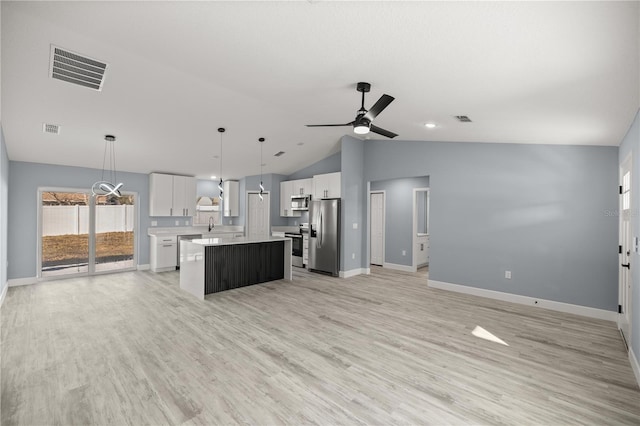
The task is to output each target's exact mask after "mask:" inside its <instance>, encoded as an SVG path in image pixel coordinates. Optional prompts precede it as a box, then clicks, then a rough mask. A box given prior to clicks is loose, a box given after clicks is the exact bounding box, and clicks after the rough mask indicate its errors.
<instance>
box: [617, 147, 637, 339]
mask: <svg viewBox="0 0 640 426" xmlns="http://www.w3.org/2000/svg"><path fill="white" fill-rule="evenodd" d="M627 166H628V169H629V172H630V179H629V197H630V199H629V215H630V217H629V228H628V230H627V232H628V234H629V235H628V240H629V242H630V247H628V250H629V251H630V254H629V256H628V261H629V263H631V259H632V256H633V254H634V253H635V247H634V242H635V240H634V237H633V235H634V233H633V228H634V227H633V214H632V213H633V186H634V184H633V180H634V173H633V156H632V153H629V154H628V155H627V156H626V157H625V159H624V161H622V163H620V165H619V168H618V170H619V171H618V183H619V185H620V186H621V187H622V185H623V182H622V181H623V176H624V170H625V168H626V167H627ZM618 206H619V210H618V212H619V214H618V244H619V245H620V246H622V247H624V244H623V241H624V239H625V237H626V236H625V235H624V226H623V222H624V212H623V197H622V194H620V196H619V197H618ZM623 250H624V248H623ZM623 262H624V253H620V254H619V256H618V305H619V306H620V308H619V309H618V318H617V326H618V330H620V334H621V335H622V336H623V339H624V341H625V344H626V345H627V349H629V348H630V347H631V339H632V335H633V330H632V325H633V324H632V315H633V312H632V306H633V303H632V300H631V299H632V293H631V291H632V290H633V282H632V281H633V276H632V274H631V272H630V271H624V270H623V269H622V268H623V267H622V266H621V265H622V263H623ZM624 274H628V277H627V278H628V280H630V281H631V283H625V282H624V279H623V276H624ZM625 284H627V287H628V290H627V292H626V300H622V299H623V294H624V289H623V286H624V285H625ZM620 311H622V312H620ZM623 327H624V328H627V329H628V333H627V334H628V336H627V334H625V333H623Z"/></svg>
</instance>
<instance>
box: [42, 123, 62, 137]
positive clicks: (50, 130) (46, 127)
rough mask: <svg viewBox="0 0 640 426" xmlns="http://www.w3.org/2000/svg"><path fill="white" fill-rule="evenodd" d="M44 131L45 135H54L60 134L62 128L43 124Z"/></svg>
mask: <svg viewBox="0 0 640 426" xmlns="http://www.w3.org/2000/svg"><path fill="white" fill-rule="evenodd" d="M42 131H43V132H45V133H53V134H54V135H59V134H60V126H58V125H57V124H47V123H42Z"/></svg>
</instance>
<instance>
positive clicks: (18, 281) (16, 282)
mask: <svg viewBox="0 0 640 426" xmlns="http://www.w3.org/2000/svg"><path fill="white" fill-rule="evenodd" d="M7 282H8V283H9V287H18V286H21V285H31V284H35V283H37V282H38V278H36V277H27V278H14V279H12V280H8V281H7Z"/></svg>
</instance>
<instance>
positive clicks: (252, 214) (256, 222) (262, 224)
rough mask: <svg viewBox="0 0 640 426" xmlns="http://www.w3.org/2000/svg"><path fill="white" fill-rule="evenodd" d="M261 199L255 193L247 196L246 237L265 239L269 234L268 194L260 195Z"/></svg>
mask: <svg viewBox="0 0 640 426" xmlns="http://www.w3.org/2000/svg"><path fill="white" fill-rule="evenodd" d="M262 197H263V199H262V200H261V199H260V195H259V194H258V193H257V192H250V193H248V194H247V237H249V238H265V237H268V236H269V235H270V232H269V206H270V197H269V193H263V194H262Z"/></svg>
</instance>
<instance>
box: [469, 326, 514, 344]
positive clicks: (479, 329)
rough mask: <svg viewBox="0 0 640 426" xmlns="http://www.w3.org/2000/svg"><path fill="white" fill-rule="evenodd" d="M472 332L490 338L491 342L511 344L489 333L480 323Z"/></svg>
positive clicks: (480, 336) (486, 338) (485, 338)
mask: <svg viewBox="0 0 640 426" xmlns="http://www.w3.org/2000/svg"><path fill="white" fill-rule="evenodd" d="M471 334H473V335H474V336H476V337H479V338H481V339H484V340H489V341H491V342H495V343H500V344H501V345H505V346H509V345H508V344H507V342H505V341H504V340H502V339H500V338H499V337H496V336H494V335H493V334H491V333H489V332H488V331H487V330H485V329H484V328H482V327H480V326H479V325H476V328H474V329H473V331H472V332H471Z"/></svg>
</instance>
